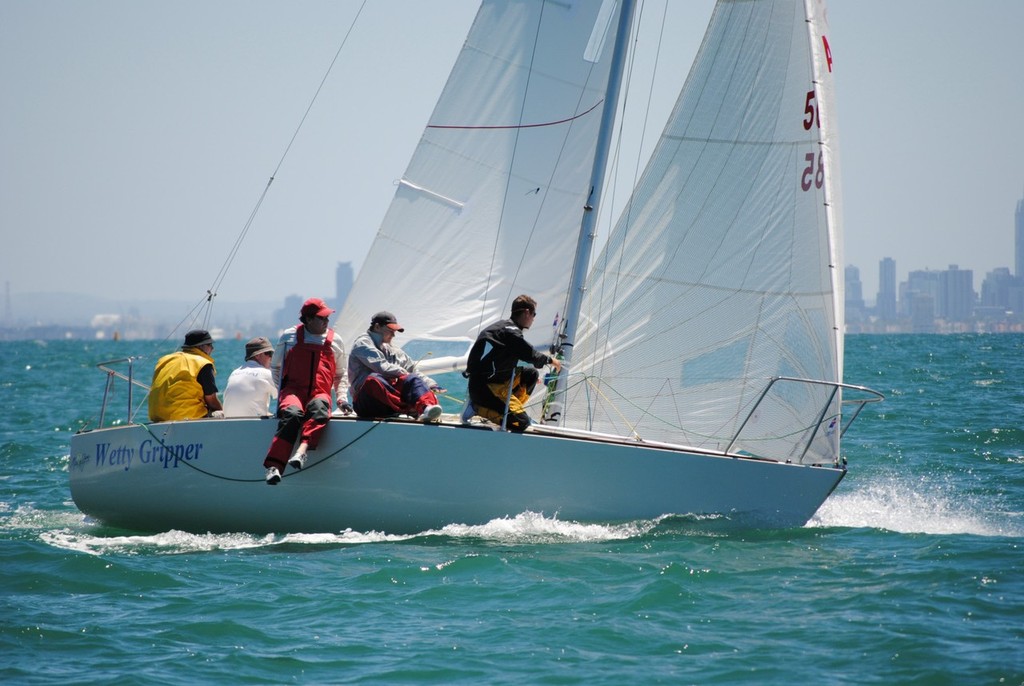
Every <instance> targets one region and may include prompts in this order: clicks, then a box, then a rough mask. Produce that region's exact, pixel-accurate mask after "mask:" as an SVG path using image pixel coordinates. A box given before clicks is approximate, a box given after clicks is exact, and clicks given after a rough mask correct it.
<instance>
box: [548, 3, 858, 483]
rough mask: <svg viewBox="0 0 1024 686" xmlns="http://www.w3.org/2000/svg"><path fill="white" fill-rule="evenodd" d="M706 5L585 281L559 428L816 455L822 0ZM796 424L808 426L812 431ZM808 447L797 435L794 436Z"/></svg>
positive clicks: (824, 264) (836, 342) (835, 371)
mask: <svg viewBox="0 0 1024 686" xmlns="http://www.w3.org/2000/svg"><path fill="white" fill-rule="evenodd" d="M804 5H805V2H804V0H791V1H783V0H778V1H776V2H741V1H736V2H730V1H722V2H719V3H718V5H717V6H716V8H715V11H714V14H713V17H712V20H711V23H710V25H709V28H708V31H707V33H706V35H705V38H704V41H703V43H702V45H701V48H700V51H699V53H698V56H697V59H696V61H695V62H694V65H693V68H692V70H691V72H690V75H689V77H688V79H687V82H686V85H685V87H684V89H683V91H682V93H681V94H680V97H679V99H678V101H677V103H676V106H675V108H674V110H673V113H672V115H671V117H670V119H669V121H668V123H667V125H666V128H665V131H664V133H663V134H662V136H661V139H660V141H659V143H658V145H657V146H656V149H655V152H654V153H653V155H652V158H651V160H650V162H649V163H648V166H647V168H646V170H645V172H644V174H643V175H642V177H641V179H640V181H639V183H638V185H637V188H636V189H635V191H634V196H633V197H632V199H631V201H630V203H629V205H628V206H627V207H626V209H625V211H624V213H623V214H622V216H621V218H620V220H619V221H618V223H617V225H616V227H615V229H614V231H613V232H612V234H611V235H610V237H609V239H608V242H607V244H606V247H605V250H604V251H603V253H602V254H601V255H600V256H599V257H598V259H597V260H596V262H595V265H594V268H593V270H592V271H591V274H590V279H589V282H588V290H587V299H586V300H585V302H584V305H583V311H582V313H581V319H580V334H579V336H578V340H577V341H576V347H575V355H576V362H575V364H574V365H573V366H574V368H573V370H572V372H573V376H572V377H571V378H570V383H571V386H570V393H569V401H568V403H567V406H568V410H567V416H566V424H567V425H568V426H572V427H578V428H586V429H593V430H598V431H602V432H607V433H612V434H617V435H634V436H636V437H638V438H643V439H648V440H661V441H669V442H672V443H677V444H678V443H682V444H686V445H693V446H697V447H708V448H714V449H725V448H726V447H728V446H729V445H730V443H731V442H732V440H733V437H734V435H735V433H736V432H737V430H738V429H739V428H740V426H741V424H743V422H744V421H745V420H747V421H746V425H745V426H744V429H743V432H742V434H741V436H740V440H739V441H738V442H736V443H735V444H733V446H732V447H733V449H734V450H743V451H747V452H749V453H752V454H755V455H771V456H772V457H775V458H778V459H790V460H792V461H794V462H811V463H832V462H834V461H835V459H836V456H837V454H838V440H839V433H840V431H839V430H838V427H837V426H836V421H837V419H836V418H837V417H838V403H839V402H840V400H841V399H840V396H839V395H838V394H837V395H836V396H835V397H832V393H833V390H834V389H833V387H829V386H826V385H815V384H806V383H795V382H779V383H777V384H776V385H775V386H773V388H772V392H771V393H769V395H768V396H767V397H766V399H765V401H764V402H763V403H761V405H759V406H758V407H757V411H756V412H755V413H754V414H753V416H751V417H749V420H748V414H749V413H750V411H751V410H752V408H753V407H754V405H755V404H756V401H757V399H758V397H759V396H760V394H761V393H762V391H763V390H764V389H765V387H766V385H767V383H768V382H769V380H770V379H771V378H772V377H776V376H782V377H795V378H799V379H814V380H820V381H832V382H838V381H842V368H841V364H842V332H841V330H840V325H841V322H842V312H841V309H840V308H841V306H842V301H843V299H842V293H841V290H840V289H841V288H842V282H841V279H838V278H837V268H838V266H839V265H841V264H842V262H841V255H840V246H841V237H840V227H839V221H838V217H839V214H838V198H837V197H836V194H835V190H834V189H835V188H837V187H838V184H837V179H836V178H835V177H834V171H833V170H835V169H836V164H835V157H836V148H835V135H836V124H835V118H834V117H835V108H834V107H833V95H832V74H831V55H830V54H829V50H828V42H827V41H828V39H827V35H826V33H825V32H824V29H823V27H824V21H825V17H824V3H823V2H820V1H817V0H807V2H806V6H807V7H806V10H807V13H808V14H807V15H806V16H805V6H804ZM812 437H813V440H812ZM809 444H810V448H809V449H808V445H809Z"/></svg>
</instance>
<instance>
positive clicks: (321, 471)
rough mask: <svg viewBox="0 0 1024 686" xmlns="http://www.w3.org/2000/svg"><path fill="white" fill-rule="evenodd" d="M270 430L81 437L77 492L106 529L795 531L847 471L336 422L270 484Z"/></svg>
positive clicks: (120, 430)
mask: <svg viewBox="0 0 1024 686" xmlns="http://www.w3.org/2000/svg"><path fill="white" fill-rule="evenodd" d="M276 424H277V422H276V420H274V419H225V420H199V421H190V422H169V423H163V424H151V425H128V426H123V427H115V428H107V429H98V430H94V431H88V432H84V433H80V434H77V435H75V436H74V437H73V438H72V440H71V465H70V472H71V494H72V497H73V498H74V500H75V504H76V505H77V506H78V507H79V509H81V510H82V511H83V512H85V513H86V514H88V515H90V516H91V517H93V518H95V519H97V520H99V521H101V522H103V523H105V524H109V525H113V526H119V527H124V528H130V529H137V530H145V531H166V530H171V529H178V530H183V531H191V532H199V533H203V532H228V531H245V532H252V533H270V532H282V533H283V532H306V533H315V532H338V531H343V530H346V529H353V530H357V531H380V532H386V533H392V534H403V533H417V532H422V531H427V530H431V529H438V528H440V527H443V526H444V525H446V524H452V523H462V524H482V523H486V522H488V521H490V520H492V519H496V518H501V517H512V516H515V515H517V514H519V513H522V512H526V511H532V512H541V513H544V514H546V515H549V516H550V515H557V516H558V517H559V518H561V519H563V520H567V521H569V520H571V521H580V522H617V521H629V520H637V519H651V518H655V517H659V516H661V515H669V514H676V515H721V516H723V517H725V518H726V519H727V520H728V521H729V522H730V523H732V524H735V525H737V526H742V527H791V526H800V525H803V524H804V523H806V522H807V520H808V519H810V517H811V516H812V515H813V514H814V512H815V511H816V510H817V509H818V507H819V506H820V505H821V503H822V502H823V501H824V500H825V498H826V497H828V495H829V494H830V493H831V492H832V490H833V489H834V488H835V487H836V485H837V484H838V483H839V481H840V480H842V478H843V476H844V474H845V470H844V469H840V468H834V467H831V466H829V467H816V466H804V465H793V464H784V463H778V462H773V461H766V460H756V459H750V458H745V457H740V456H724V455H715V454H711V453H707V452H701V451H696V450H686V449H681V448H674V447H669V446H648V445H645V444H639V443H636V442H626V441H618V440H594V439H585V438H581V437H573V436H572V435H571V434H569V433H568V432H559V431H557V430H554V431H552V430H547V429H542V430H541V431H542V433H540V432H539V433H527V434H522V435H517V434H510V433H498V432H494V431H490V430H488V429H482V428H470V427H463V426H461V425H456V424H441V425H433V426H426V425H423V424H419V423H416V422H411V421H408V422H407V421H388V422H377V421H363V420H355V419H348V418H343V419H339V418H335V419H332V420H331V423H330V425H329V426H328V428H327V430H326V432H325V438H324V440H323V441H322V442H321V445H320V448H319V449H318V450H317V451H315V452H311V453H310V460H309V462H308V464H307V467H306V468H305V469H304V470H302V471H301V472H293V471H292V470H291V469H289V470H288V471H287V472H286V474H285V477H284V479H283V481H282V482H281V483H280V484H279V485H277V486H274V487H269V486H267V485H266V484H265V483H264V481H263V472H264V470H263V467H262V462H263V456H264V454H265V452H266V449H267V447H268V446H269V444H270V439H271V436H272V435H273V432H274V429H275V427H276ZM161 443H162V444H163V445H166V446H168V448H170V450H165V449H163V448H161ZM172 451H179V455H180V456H179V457H178V458H177V459H176V458H175V457H174V456H173V455H172V454H171V452H172Z"/></svg>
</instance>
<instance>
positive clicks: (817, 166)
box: [800, 91, 825, 191]
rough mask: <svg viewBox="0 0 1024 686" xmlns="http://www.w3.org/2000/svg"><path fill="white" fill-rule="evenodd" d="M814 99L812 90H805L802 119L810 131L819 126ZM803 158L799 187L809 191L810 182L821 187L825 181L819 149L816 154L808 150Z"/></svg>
mask: <svg viewBox="0 0 1024 686" xmlns="http://www.w3.org/2000/svg"><path fill="white" fill-rule="evenodd" d="M814 100H815V99H814V91H807V100H805V101H804V114H805V115H806V118H805V119H804V120H803V125H804V130H805V131H810V129H811V127H812V126H817V127H818V128H821V115H820V114H819V112H818V106H817V103H816V102H815V101H814ZM804 159H805V160H807V166H806V167H804V173H803V174H802V175H801V176H800V188H802V189H804V190H805V191H809V190H811V185H812V184H813V185H814V187H815V188H821V186H822V185H823V184H824V183H825V167H824V166H823V165H822V154H821V152H820V151H819V152H818V154H817V156H815V154H814V153H813V152H809V153H807V154H806V155H804Z"/></svg>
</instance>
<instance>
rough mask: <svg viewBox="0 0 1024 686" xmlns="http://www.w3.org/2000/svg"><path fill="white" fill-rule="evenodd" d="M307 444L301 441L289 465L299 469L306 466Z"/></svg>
mask: <svg viewBox="0 0 1024 686" xmlns="http://www.w3.org/2000/svg"><path fill="white" fill-rule="evenodd" d="M306 450H307V448H306V444H305V443H300V444H299V449H298V450H296V451H295V454H294V455H292V459H290V460H288V466H289V467H291V468H292V469H295V470H299V469H302V468H303V467H305V466H306Z"/></svg>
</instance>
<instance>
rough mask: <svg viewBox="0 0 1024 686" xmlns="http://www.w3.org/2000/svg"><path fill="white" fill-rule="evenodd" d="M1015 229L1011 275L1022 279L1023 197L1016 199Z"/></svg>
mask: <svg viewBox="0 0 1024 686" xmlns="http://www.w3.org/2000/svg"><path fill="white" fill-rule="evenodd" d="M1014 220H1015V226H1016V227H1017V230H1016V232H1015V234H1014V237H1015V239H1016V240H1015V242H1014V246H1013V254H1014V257H1015V258H1016V259H1015V260H1014V271H1013V275H1014V276H1016V277H1017V278H1018V279H1024V198H1022V199H1020V200H1018V201H1017V212H1016V214H1015V215H1014Z"/></svg>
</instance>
